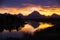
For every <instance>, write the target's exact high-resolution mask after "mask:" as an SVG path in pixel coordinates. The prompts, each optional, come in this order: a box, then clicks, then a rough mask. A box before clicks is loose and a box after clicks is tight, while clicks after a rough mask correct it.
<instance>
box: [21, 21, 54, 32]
mask: <svg viewBox="0 0 60 40" xmlns="http://www.w3.org/2000/svg"><path fill="white" fill-rule="evenodd" d="M52 26H54V25H53V24H51V23H46V22H40V23H39V26H38V27H36V28H34V27H33V26H32V25H30V24H26V25H25V26H24V27H23V28H21V30H22V31H25V32H29V33H33V32H34V31H36V30H40V29H45V28H48V27H52Z"/></svg>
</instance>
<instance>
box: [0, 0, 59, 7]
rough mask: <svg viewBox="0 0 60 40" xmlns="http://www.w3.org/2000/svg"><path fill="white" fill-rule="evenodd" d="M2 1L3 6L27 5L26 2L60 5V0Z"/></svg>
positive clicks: (0, 1)
mask: <svg viewBox="0 0 60 40" xmlns="http://www.w3.org/2000/svg"><path fill="white" fill-rule="evenodd" d="M0 3H1V7H5V6H6V7H25V6H27V5H26V4H34V5H42V6H46V5H48V6H54V5H56V6H60V1H59V0H0ZM22 4H24V5H22Z"/></svg>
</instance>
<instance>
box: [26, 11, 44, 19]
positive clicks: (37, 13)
mask: <svg viewBox="0 0 60 40" xmlns="http://www.w3.org/2000/svg"><path fill="white" fill-rule="evenodd" d="M42 17H44V16H43V15H40V13H39V12H37V11H34V12H32V13H31V14H29V15H28V16H27V17H26V18H27V19H36V18H42Z"/></svg>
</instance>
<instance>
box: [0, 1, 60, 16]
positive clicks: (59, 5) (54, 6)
mask: <svg viewBox="0 0 60 40" xmlns="http://www.w3.org/2000/svg"><path fill="white" fill-rule="evenodd" d="M33 11H38V12H39V13H40V14H42V15H45V16H51V15H52V14H54V13H55V14H58V15H60V0H0V13H2V14H3V13H5V12H6V13H10V14H19V13H22V14H23V15H25V16H26V15H29V14H30V13H31V12H33Z"/></svg>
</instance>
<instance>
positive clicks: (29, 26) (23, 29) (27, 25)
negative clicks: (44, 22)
mask: <svg viewBox="0 0 60 40" xmlns="http://www.w3.org/2000/svg"><path fill="white" fill-rule="evenodd" d="M21 30H22V31H24V32H27V33H33V32H34V31H35V29H34V28H33V27H32V26H31V25H29V24H26V25H25V27H23V28H22V29H21Z"/></svg>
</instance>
